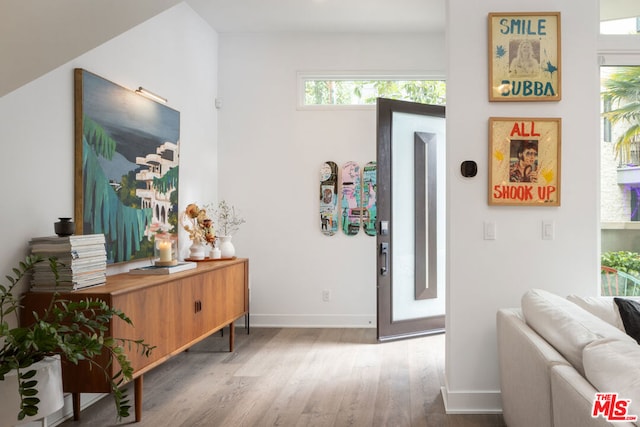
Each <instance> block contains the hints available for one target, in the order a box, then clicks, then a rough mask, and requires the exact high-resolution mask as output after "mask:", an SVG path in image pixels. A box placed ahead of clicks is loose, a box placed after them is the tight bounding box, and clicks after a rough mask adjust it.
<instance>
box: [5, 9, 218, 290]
mask: <svg viewBox="0 0 640 427" xmlns="http://www.w3.org/2000/svg"><path fill="white" fill-rule="evenodd" d="M69 31H73V28H69ZM74 68H84V69H87V70H88V71H91V72H93V73H95V74H98V75H99V76H101V77H104V78H105V79H108V80H110V81H112V82H114V83H117V84H119V85H122V86H124V87H128V88H132V89H135V88H137V87H138V86H144V87H146V88H148V89H150V90H152V91H154V92H156V93H158V94H161V95H162V96H164V97H166V98H168V99H169V104H168V105H169V106H170V107H171V108H174V109H176V110H178V111H180V113H181V152H180V154H181V168H180V189H179V192H180V193H179V197H180V206H181V207H184V205H185V203H186V202H185V201H187V200H189V201H191V200H198V201H205V200H215V199H216V198H217V183H218V181H217V179H216V177H217V154H216V152H217V111H216V109H215V108H214V98H215V97H216V95H217V33H216V32H215V31H213V30H212V29H211V27H210V26H208V24H207V23H206V22H204V21H203V20H202V19H201V18H200V17H199V16H198V15H196V14H195V12H193V10H191V8H189V7H188V6H186V5H185V4H180V5H178V6H175V7H174V8H172V9H169V10H168V11H166V12H164V13H162V14H160V15H158V16H157V17H155V18H153V19H151V20H149V21H147V22H145V23H143V24H141V25H139V26H137V27H135V28H133V29H132V30H130V31H128V32H126V33H123V34H122V35H120V36H118V37H116V38H114V39H112V40H111V41H109V42H107V43H105V44H103V45H101V46H100V47H98V48H96V49H93V50H91V51H90V52H88V53H86V54H84V55H82V56H80V57H77V58H75V59H74V60H72V61H70V62H69V63H67V64H65V65H63V66H61V67H58V68H57V69H55V70H53V71H51V72H49V73H48V74H46V75H44V76H43V77H41V78H39V79H37V80H34V81H33V82H31V83H29V84H27V85H25V86H23V87H21V88H19V89H17V90H15V91H13V92H11V93H10V94H8V95H5V96H4V97H2V98H0V118H1V119H0V120H2V124H1V125H0V141H2V147H3V156H2V157H3V167H2V168H0V182H2V183H3V186H2V200H3V202H2V206H3V209H2V210H1V211H0V224H2V225H0V227H1V228H0V230H1V233H2V236H3V238H2V241H3V244H2V245H1V246H0V272H1V273H2V277H3V278H4V275H5V274H8V273H9V272H10V268H12V267H13V266H14V265H16V263H17V261H19V260H21V259H23V258H24V256H25V255H26V254H27V247H28V241H29V239H30V238H31V237H34V236H47V235H53V234H54V232H53V223H54V222H55V221H56V220H57V218H58V217H62V216H68V217H72V216H73V206H74V204H73V203H74V202H73V200H74V199H73V197H74V196H73V188H74V187H73V185H74V181H73V171H74V162H73V159H74V134H73V124H74V114H73V111H74V107H73V105H74V104H73V99H74V95H73V69H74ZM127 268H128V267H127ZM120 269H121V268H114V269H110V271H109V273H110V274H111V273H112V272H117V271H120ZM2 283H4V280H2ZM23 285H24V284H23ZM23 289H26V286H23Z"/></svg>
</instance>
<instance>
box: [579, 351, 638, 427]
mask: <svg viewBox="0 0 640 427" xmlns="http://www.w3.org/2000/svg"><path fill="white" fill-rule="evenodd" d="M582 357H583V363H584V370H585V378H586V379H587V380H589V382H590V383H591V384H593V386H594V387H595V388H596V389H598V391H600V392H603V393H618V399H631V403H630V405H629V406H628V408H627V409H628V411H627V414H628V415H637V416H638V417H640V363H638V361H640V346H639V345H638V344H636V343H634V342H628V341H620V340H616V339H601V340H596V341H594V342H592V343H591V344H589V345H587V346H585V348H584V351H583V356H582ZM636 424H638V422H636Z"/></svg>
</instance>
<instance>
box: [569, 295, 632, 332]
mask: <svg viewBox="0 0 640 427" xmlns="http://www.w3.org/2000/svg"><path fill="white" fill-rule="evenodd" d="M567 299H568V300H569V301H571V302H572V303H574V304H577V305H579V306H580V307H582V308H584V309H585V310H587V311H588V312H589V313H591V314H593V315H595V316H597V317H599V318H600V319H602V320H604V321H605V322H607V323H609V324H610V325H613V326H615V327H616V328H618V329H620V330H621V331H624V325H623V324H622V319H621V318H620V312H619V311H618V306H617V305H616V303H615V302H613V298H611V297H583V296H579V295H569V296H567Z"/></svg>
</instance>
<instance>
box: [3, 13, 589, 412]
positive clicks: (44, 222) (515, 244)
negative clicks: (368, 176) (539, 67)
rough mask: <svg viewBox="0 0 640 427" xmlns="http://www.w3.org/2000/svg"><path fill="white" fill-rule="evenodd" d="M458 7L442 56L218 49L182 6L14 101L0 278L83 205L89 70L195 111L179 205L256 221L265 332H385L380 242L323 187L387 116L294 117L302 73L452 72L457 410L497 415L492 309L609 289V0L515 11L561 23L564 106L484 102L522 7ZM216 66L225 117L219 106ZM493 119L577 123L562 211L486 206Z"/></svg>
mask: <svg viewBox="0 0 640 427" xmlns="http://www.w3.org/2000/svg"><path fill="white" fill-rule="evenodd" d="M529 3H530V5H531V7H528V6H527V4H529ZM448 5H449V9H450V10H449V16H448V21H449V22H448V24H449V25H448V28H449V30H448V31H449V32H448V60H446V59H445V53H446V51H445V48H444V41H443V39H442V38H441V37H437V36H428V35H420V34H412V35H360V36H355V35H300V34H296V35H264V34H247V35H221V36H219V37H218V36H217V35H216V33H215V32H214V31H212V30H211V29H210V28H209V27H208V26H207V25H206V24H205V23H204V22H203V21H202V20H201V19H200V18H199V17H197V16H196V15H195V14H194V13H193V12H192V11H191V9H190V8H189V7H188V6H186V5H184V4H181V5H178V6H176V7H175V8H172V9H170V10H169V11H167V12H165V13H163V14H161V15H159V16H158V17H156V18H154V19H152V20H150V21H148V22H146V23H144V24H142V25H140V26H138V27H136V28H134V29H133V30H131V31H128V32H126V33H124V34H122V35H121V36H119V37H117V38H115V39H113V40H111V41H109V42H108V43H106V44H104V45H102V46H100V47H98V48H96V49H94V50H92V51H91V52H89V53H87V54H85V55H82V56H80V57H78V58H76V59H74V60H73V61H71V62H70V63H68V64H65V65H64V66H62V67H60V68H58V69H56V70H54V71H52V72H50V73H48V74H47V75H45V76H43V77H42V78H40V79H38V80H35V81H34V82H32V83H30V84H28V85H26V86H24V87H22V88H20V89H18V90H16V91H14V92H12V93H10V94H9V95H6V96H5V97H3V98H1V99H0V117H1V118H2V119H1V120H2V126H0V141H2V144H3V148H4V152H3V154H4V156H3V159H4V167H3V168H1V171H0V180H1V182H2V183H3V184H4V186H3V189H2V192H3V193H2V194H3V196H4V197H3V200H4V202H3V208H4V209H2V213H0V220H1V221H2V228H1V231H2V234H3V245H2V247H0V272H2V273H3V274H5V273H6V272H8V270H9V268H10V267H11V266H13V265H14V264H15V262H16V261H17V260H19V259H20V258H22V257H23V256H24V254H25V253H26V250H27V242H28V240H29V238H30V237H32V236H38V235H47V234H52V231H53V230H52V224H53V222H54V221H55V220H56V218H57V217H58V216H70V215H71V212H72V211H73V160H72V159H73V84H72V82H73V79H72V70H73V68H74V67H83V68H86V69H88V70H89V71H92V72H94V73H96V74H98V75H101V76H103V77H105V78H108V79H110V80H112V81H114V82H116V83H119V84H121V85H123V86H127V87H131V88H135V87H137V86H145V87H148V88H149V89H151V90H154V91H156V92H158V93H159V94H161V95H163V96H165V97H167V98H168V99H169V101H170V106H171V107H173V108H175V109H177V110H179V111H180V112H181V119H182V123H181V129H182V132H181V143H182V150H181V165H182V167H181V172H182V173H181V177H180V178H181V185H180V206H181V208H183V207H184V206H185V205H186V203H189V202H192V201H196V202H210V201H215V200H217V199H218V198H225V199H227V200H229V201H230V202H232V203H233V204H235V205H237V206H238V207H239V208H240V209H241V210H242V212H243V213H244V214H245V216H246V218H247V224H245V226H244V227H243V228H242V229H241V230H240V232H239V233H238V234H237V235H236V236H235V237H234V240H235V243H236V248H237V251H238V255H240V256H246V257H249V258H250V259H251V261H250V266H251V286H252V314H253V320H254V321H255V323H254V324H263V325H269V324H278V325H312V326H320V325H349V326H359V325H363V326H367V325H369V322H371V324H374V323H375V255H374V254H375V244H374V239H373V238H371V237H368V236H364V235H359V236H355V237H346V236H343V235H340V234H338V235H336V236H333V237H330V238H327V237H325V236H323V235H321V234H320V233H319V231H318V221H317V217H318V213H317V209H318V208H317V206H318V201H317V188H318V182H317V181H318V170H319V168H320V165H321V164H322V162H324V161H325V160H334V161H336V162H338V163H342V162H345V161H347V160H357V161H360V162H366V161H369V160H372V159H374V158H375V132H374V129H375V113H374V111H373V110H370V111H366V110H357V111H343V112H335V111H319V112H310V111H298V110H296V98H295V96H296V95H295V91H296V82H295V77H296V71H299V70H300V71H305V70H368V69H373V70H385V69H388V70H435V71H442V69H443V68H444V64H448V69H449V71H448V88H449V92H448V105H447V126H448V129H447V138H448V142H447V146H448V150H447V159H448V160H447V170H448V171H449V174H448V177H447V182H448V185H449V190H448V194H449V196H448V200H447V208H448V232H447V237H448V239H447V240H448V252H447V255H448V271H447V274H448V286H449V289H448V295H447V301H448V303H447V310H448V312H447V350H446V351H447V355H446V382H447V384H446V389H445V390H444V396H445V399H446V402H447V409H448V410H449V411H451V412H465V411H470V412H486V411H492V410H497V409H499V405H500V403H499V395H498V391H499V383H498V373H497V360H496V358H497V351H496V340H495V312H496V310H497V309H498V308H499V307H512V306H517V305H519V300H520V297H521V295H522V294H523V293H524V292H525V291H526V290H527V289H528V288H531V287H541V288H545V289H549V290H551V291H554V292H557V293H559V294H563V295H564V294H569V293H581V294H584V295H594V294H595V293H596V288H597V276H598V267H599V262H598V246H599V241H598V206H599V205H598V170H599V157H598V155H599V144H598V124H599V118H598V71H597V60H596V54H595V46H596V33H597V0H585V1H582V2H573V1H571V0H560V1H557V0H556V1H552V0H538V1H536V2H535V3H534V2H533V1H531V2H520V3H519V6H518V8H517V10H521V11H528V10H530V9H535V10H560V11H561V12H562V26H563V31H562V52H563V70H562V72H563V100H562V101H560V102H557V103H489V102H488V101H487V86H486V84H487V83H486V82H487V80H488V77H487V57H486V50H487V49H486V31H487V28H486V16H487V13H488V12H491V11H508V10H514V7H513V2H511V1H508V0H489V1H488V2H480V3H473V2H471V3H470V2H468V1H466V0H450V1H449V2H448ZM70 31H72V29H70ZM218 38H219V46H220V48H219V55H218V54H217V52H216V46H217V45H218ZM218 64H219V68H220V72H219V86H220V90H219V92H220V93H219V97H220V99H221V100H222V103H223V105H222V108H221V109H220V110H219V111H216V110H215V109H214V108H213V99H214V98H215V97H216V96H218V94H217V93H216V92H217V87H218V85H217V84H216V81H217V80H218V78H217V75H218V74H217V67H218ZM489 116H523V117H529V116H533V117H536V116H549V117H562V118H563V141H562V159H563V161H562V167H563V168H562V206H561V207H556V208H530V207H523V208H516V207H489V206H487V202H486V200H487V172H486V170H487V133H488V130H487V120H488V117H489ZM218 118H219V120H220V127H219V131H218V130H217V129H218V124H217V123H218ZM216 135H217V138H216ZM218 141H219V148H218ZM467 159H473V160H476V161H477V162H478V164H479V171H480V173H479V175H478V176H477V177H476V178H474V179H462V177H461V176H460V175H459V173H458V171H459V165H460V162H461V161H463V160H467ZM218 167H219V170H218ZM218 189H219V194H218ZM218 196H219V197H218ZM485 220H494V221H496V223H497V236H498V239H497V240H495V241H484V240H482V223H483V221H485ZM542 220H552V221H554V222H555V225H556V238H555V240H553V241H543V240H542V239H541V223H542ZM322 289H330V290H331V291H332V297H333V299H332V301H331V302H329V303H323V302H322V300H321V291H322Z"/></svg>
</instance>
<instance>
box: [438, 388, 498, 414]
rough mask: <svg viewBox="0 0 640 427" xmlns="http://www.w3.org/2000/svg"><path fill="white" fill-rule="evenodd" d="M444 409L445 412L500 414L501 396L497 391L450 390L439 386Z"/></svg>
mask: <svg viewBox="0 0 640 427" xmlns="http://www.w3.org/2000/svg"><path fill="white" fill-rule="evenodd" d="M441 392H442V399H443V400H444V410H445V412H446V413H447V414H501V413H502V398H501V397H500V392H499V391H464V392H459V391H450V390H448V389H447V388H446V387H444V386H443V387H442V388H441Z"/></svg>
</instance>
